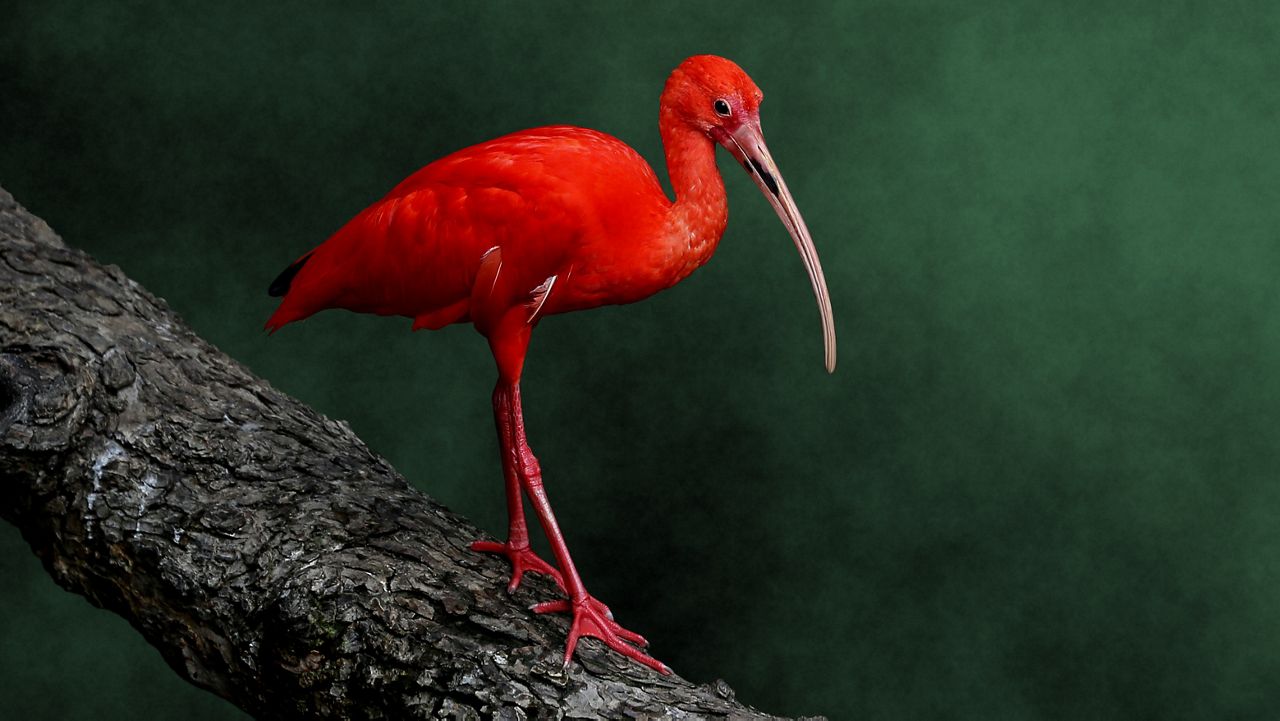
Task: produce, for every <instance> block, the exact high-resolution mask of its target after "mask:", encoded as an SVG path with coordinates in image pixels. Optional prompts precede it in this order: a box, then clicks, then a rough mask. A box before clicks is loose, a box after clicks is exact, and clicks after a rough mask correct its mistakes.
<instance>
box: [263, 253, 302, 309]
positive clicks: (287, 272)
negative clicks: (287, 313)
mask: <svg viewBox="0 0 1280 721" xmlns="http://www.w3.org/2000/svg"><path fill="white" fill-rule="evenodd" d="M310 258H311V253H307V254H306V255H304V256H302V258H301V259H300V260H298V261H296V262H295V263H294V264H293V265H291V266H289V267H288V268H285V269H284V271H283V272H282V273H280V275H278V276H276V279H275V280H273V281H271V285H270V286H269V287H268V288H267V295H269V296H271V297H272V298H279V297H281V296H283V295H284V294H285V293H288V292H289V286H291V285H293V277H294V276H296V275H297V274H298V271H300V270H302V266H303V265H304V264H305V263H306V262H307V261H308V260H309V259H310Z"/></svg>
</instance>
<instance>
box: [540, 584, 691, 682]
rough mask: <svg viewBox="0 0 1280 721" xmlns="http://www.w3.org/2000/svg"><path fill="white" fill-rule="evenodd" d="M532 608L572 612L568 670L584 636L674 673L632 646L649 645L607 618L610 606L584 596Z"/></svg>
mask: <svg viewBox="0 0 1280 721" xmlns="http://www.w3.org/2000/svg"><path fill="white" fill-rule="evenodd" d="M531 608H532V610H533V612H534V613H561V612H565V611H570V612H572V613H573V624H572V625H571V626H570V627H569V639H568V641H567V643H566V644H565V649H564V664H565V667H566V668H567V667H568V666H569V661H570V660H571V659H572V658H573V651H574V649H575V648H577V645H578V639H579V638H581V637H583V636H591V637H593V638H598V639H600V640H601V641H603V642H604V644H605V645H606V646H608V647H609V648H611V649H613V650H614V651H617V652H618V653H620V654H622V655H623V656H626V657H627V658H629V659H631V660H633V661H635V662H637V663H640V664H643V665H645V666H648V667H649V668H651V669H653V670H655V671H657V672H658V673H661V674H670V673H671V669H670V668H668V667H667V665H666V664H665V663H662V662H661V661H659V660H657V659H656V658H653V657H652V656H650V655H648V654H646V653H644V652H643V651H641V650H640V649H638V648H636V647H635V646H632V645H631V644H633V643H634V644H637V645H639V646H641V647H647V646H648V645H649V642H648V641H647V640H645V637H644V636H641V635H640V634H638V633H635V632H634V631H628V630H627V629H625V628H623V627H622V626H619V625H618V623H617V621H614V620H613V619H612V618H610V617H609V616H607V615H606V614H607V613H608V610H609V609H608V607H607V606H605V605H604V604H603V603H600V602H599V601H597V600H596V599H595V598H593V597H591V596H585V597H583V598H581V599H579V600H577V601H574V602H573V603H572V604H571V603H570V602H569V601H568V600H558V601H547V602H545V603H538V604H534V605H533V606H532V607H531Z"/></svg>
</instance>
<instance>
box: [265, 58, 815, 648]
mask: <svg viewBox="0 0 1280 721" xmlns="http://www.w3.org/2000/svg"><path fill="white" fill-rule="evenodd" d="M762 98H763V93H761V92H760V89H759V88H758V87H757V86H756V84H755V83H754V82H752V80H751V78H750V77H748V76H747V74H746V73H745V72H743V70H742V69H741V68H740V67H738V66H737V65H736V64H735V63H733V62H732V61H730V60H726V59H724V58H720V57H716V56H712V55H698V56H694V57H691V58H689V59H687V60H685V61H684V62H682V63H681V64H680V65H679V67H677V68H676V69H675V70H674V71H673V72H672V73H671V75H670V77H668V78H667V82H666V87H665V88H664V89H663V92H662V98H661V102H660V106H659V114H658V117H659V122H658V127H659V130H660V132H661V134H662V143H663V147H664V150H665V152H666V157H667V172H668V173H669V175H670V178H671V185H672V186H673V188H674V190H675V201H674V202H673V201H672V200H671V199H669V198H668V197H667V195H666V193H665V192H664V191H663V189H662V185H661V184H660V183H659V181H658V177H657V175H655V174H654V172H653V169H652V168H650V167H649V164H648V163H646V162H645V161H644V159H643V158H642V157H640V155H639V154H638V153H637V152H636V151H634V150H632V149H631V148H630V147H628V146H627V145H626V144H625V143H623V142H622V141H620V140H618V139H617V138H614V137H612V136H610V135H606V134H604V133H600V132H597V131H595V130H588V129H586V128H577V127H570V126H563V125H559V126H549V127H542V128H534V129H531V130H522V131H519V132H516V133H512V134H510V135H504V136H502V137H500V138H496V139H494V140H490V141H488V142H484V143H480V144H479V145H473V146H471V147H469V148H465V149H463V150H459V151H457V152H455V153H453V154H452V155H448V156H445V157H443V158H441V159H439V160H437V161H435V162H433V163H431V164H430V165H427V166H426V167H424V168H422V169H421V170H419V171H417V172H416V173H414V174H413V175H410V176H409V177H408V178H406V179H405V180H404V181H402V182H401V183H400V184H399V185H397V186H395V188H393V189H392V190H391V192H390V193H388V194H387V195H386V197H384V198H382V199H381V200H379V201H377V202H376V203H374V204H372V205H370V206H369V207H367V208H365V209H364V210H363V211H361V212H360V213H359V214H358V215H356V216H355V217H354V218H352V219H351V220H350V221H349V222H348V223H347V224H346V225H344V226H343V227H342V228H341V229H339V230H338V231H337V232H336V233H334V234H333V235H332V236H331V237H330V238H329V239H328V240H326V241H325V242H324V243H322V244H321V245H320V246H318V247H316V248H315V249H314V250H312V251H311V252H309V253H307V254H306V255H304V256H302V257H301V258H299V259H298V260H297V261H295V262H294V263H293V264H292V265H290V266H289V267H288V268H286V269H285V270H284V272H282V273H281V274H280V276H279V277H278V278H276V280H275V281H274V282H273V283H272V284H271V287H270V290H269V292H270V294H271V295H272V296H283V297H284V299H283V300H282V301H281V302H280V305H279V307H278V308H277V309H276V311H275V313H274V314H273V315H272V316H271V318H270V320H268V321H267V328H268V329H269V330H271V331H272V332H274V331H276V330H278V329H279V328H280V327H281V326H284V325H285V324H287V323H291V322H293V321H297V320H301V319H303V318H306V317H308V316H310V315H312V314H313V313H316V312H317V311H320V310H324V309H326V308H346V309H348V310H353V311H357V312H361V313H377V314H378V315H402V316H407V317H410V318H412V319H413V329H414V330H417V329H419V328H429V329H433V330H434V329H438V328H442V327H444V326H446V325H449V324H451V323H465V322H469V323H471V324H473V325H474V326H475V329H476V330H477V331H479V332H480V334H481V335H483V336H484V337H485V338H486V339H488V341H489V348H490V350H491V351H492V352H493V357H494V360H495V361H496V362H497V366H498V383H497V387H496V388H495V389H494V391H493V413H494V417H495V420H496V422H497V427H498V442H499V446H500V450H501V454H502V469H503V473H504V475H505V478H506V495H507V511H508V517H509V519H510V528H509V532H508V536H507V542H506V543H494V542H491V541H477V542H475V543H474V544H473V545H472V548H473V549H474V550H476V551H487V552H491V553H497V554H501V555H504V556H506V558H507V559H508V560H509V561H510V563H511V566H512V568H513V570H512V574H511V581H510V583H509V585H508V590H509V591H514V590H515V589H516V588H517V587H519V585H520V581H521V579H522V578H523V576H524V574H525V573H527V572H531V571H532V572H535V573H543V574H547V575H549V576H551V577H552V578H553V579H555V581H556V582H557V583H558V584H559V585H560V587H561V589H562V590H564V591H565V593H566V594H567V595H568V599H567V600H565V599H562V600H553V601H547V602H545V603H540V604H537V605H535V606H533V608H532V610H533V611H535V612H537V613H550V612H569V613H572V615H573V620H572V624H571V626H570V630H569V635H568V641H567V643H566V647H565V653H564V662H565V665H566V666H568V664H569V662H570V659H571V658H572V656H573V651H574V648H575V646H576V645H577V642H578V639H579V638H580V637H582V636H594V637H595V638H598V639H600V640H601V641H603V642H604V643H605V644H606V645H608V646H609V647H610V648H612V649H615V650H616V651H618V652H619V653H621V654H623V655H625V656H627V657H629V658H632V659H634V660H636V661H638V662H640V663H642V664H645V665H647V666H649V667H651V668H654V669H656V670H658V671H661V672H663V673H670V669H668V668H667V667H666V666H665V665H664V664H662V663H660V662H659V661H657V660H656V659H654V658H652V657H651V656H649V655H648V654H646V653H644V652H643V651H641V650H640V648H643V647H647V645H648V643H647V642H646V641H645V639H644V638H643V637H642V636H640V635H639V634H636V633H633V632H631V631H628V630H627V629H625V628H623V627H622V626H620V625H619V624H618V623H617V622H616V621H614V619H613V614H612V613H611V612H610V611H609V609H608V607H607V606H605V605H604V604H603V603H601V602H599V601H598V600H596V599H595V598H594V597H593V596H591V595H590V594H589V593H587V590H586V588H585V587H584V586H583V585H582V579H581V577H579V575H578V571H577V569H576V568H574V565H573V559H572V558H570V556H569V548H568V546H566V545H565V540H564V536H563V535H562V534H561V533H560V528H559V526H558V525H557V523H556V517H555V515H554V514H553V513H552V512H551V504H550V503H549V502H548V501H547V494H546V491H545V490H544V489H543V484H542V472H541V470H540V468H539V466H538V460H537V459H536V458H535V457H534V455H533V452H532V451H531V450H530V449H529V443H528V441H527V440H526V439H525V427H524V415H523V412H522V410H521V407H520V375H521V371H522V369H523V367H524V359H525V351H526V350H527V349H528V347H529V337H530V333H531V332H532V330H533V328H534V326H536V325H537V324H538V322H539V321H541V320H542V319H543V318H545V317H547V316H549V315H554V314H557V313H565V312H568V311H574V310H583V309H586V308H595V307H598V306H602V305H608V304H622V303H631V302H634V301H638V300H641V299H643V298H646V297H648V296H650V295H653V294H654V293H657V292H658V291H660V290H664V289H666V288H669V287H671V286H672V285H674V284H676V283H678V282H679V281H681V280H683V279H684V278H685V277H687V276H688V275H689V274H690V273H692V272H693V271H694V270H695V269H697V268H698V267H699V266H701V265H702V264H703V263H706V262H707V260H708V259H709V258H710V257H711V254H712V253H713V252H714V251H715V249H716V245H717V244H718V243H719V242H720V237H721V235H722V234H723V233H724V229H725V223H726V221H727V219H728V210H727V208H726V205H725V190H724V182H723V181H722V179H721V177H720V173H719V171H718V170H717V168H716V160H715V146H716V144H717V143H718V144H720V145H721V146H723V147H724V148H725V149H726V150H728V151H729V153H730V154H731V155H732V156H733V157H734V159H736V160H737V161H738V162H739V163H741V164H742V166H743V167H744V168H745V169H746V171H747V172H748V173H749V174H750V176H751V178H752V179H753V180H754V181H755V184H756V185H757V186H759V188H760V190H761V192H763V193H764V196H765V197H766V198H767V199H768V201H769V203H770V204H771V205H772V206H773V209H774V210H775V211H776V212H777V214H778V217H779V218H780V219H781V220H782V224H783V225H784V226H786V229H787V231H788V232H789V233H790V234H791V238H792V240H793V241H794V242H795V245H796V248H797V249H798V250H799V251H800V256H801V258H802V259H803V260H804V266H805V269H806V270H807V271H808V273H809V281H810V282H811V283H812V285H813V291H814V294H815V295H816V296H817V300H818V309H819V311H820V313H821V317H822V335H823V343H824V349H825V362H826V367H827V371H828V372H831V371H833V370H834V369H835V363H836V341H835V325H834V322H833V320H832V314H831V301H830V298H829V296H828V294H827V286H826V280H825V279H824V278H823V275H822V266H821V265H820V264H819V262H818V255H817V251H816V250H815V249H814V246H813V240H812V238H811V237H810V235H809V230H808V228H807V227H806V226H805V223H804V220H803V219H802V218H801V217H800V211H799V210H797V209H796V204H795V201H793V200H792V198H791V193H790V191H788V190H787V184H786V183H785V182H783V179H782V176H781V175H780V174H779V173H778V168H777V165H775V164H774V162H773V158H772V157H771V156H770V155H769V151H768V149H767V148H766V147H765V143H764V136H763V134H762V133H761V130H760V101H761V99H762ZM522 492H523V493H525V494H528V496H529V499H530V500H531V502H532V504H533V508H534V510H535V511H536V513H537V516H538V521H539V522H540V523H541V525H542V530H543V531H544V532H545V533H546V535H547V537H548V539H549V540H550V542H551V548H552V551H553V553H554V554H555V561H556V566H555V567H553V566H552V565H551V564H549V563H547V562H546V561H544V560H542V559H541V558H539V557H538V556H537V555H536V554H535V553H534V552H533V551H532V550H531V549H530V547H529V531H528V528H527V527H526V525H525V518H524V506H523V503H522V500H521V493H522Z"/></svg>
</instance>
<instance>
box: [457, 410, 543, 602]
mask: <svg viewBox="0 0 1280 721" xmlns="http://www.w3.org/2000/svg"><path fill="white" fill-rule="evenodd" d="M499 390H500V389H499ZM499 390H495V391H494V393H493V415H494V418H495V420H496V421H497V425H498V440H499V445H500V446H501V452H502V475H503V476H504V477H505V479H506V486H507V517H508V518H509V519H510V526H509V530H508V531H507V542H506V543H496V542H494V541H476V542H475V543H472V544H471V550H473V551H483V552H485V553H498V554H501V555H503V556H506V557H507V560H508V561H510V562H511V582H510V583H508V584H507V591H508V592H514V591H515V590H516V589H517V588H519V587H520V581H521V579H522V578H524V574H526V573H529V572H532V573H544V574H546V575H548V576H551V578H552V579H553V580H555V582H556V585H558V586H560V588H561V589H564V579H563V578H562V577H561V576H560V572H559V571H557V570H556V569H555V568H554V567H552V565H551V564H549V563H547V562H546V561H544V560H542V559H541V558H539V557H538V555H537V554H535V553H534V552H533V549H531V548H530V547H529V528H528V526H527V525H526V524H525V521H524V500H523V499H522V498H521V496H520V477H519V474H518V471H517V463H518V459H517V456H516V454H515V453H514V449H515V442H514V441H515V439H514V437H513V435H512V429H511V423H510V422H509V420H508V419H509V418H510V416H511V413H510V410H509V409H508V408H507V401H506V396H505V395H504V394H502V393H500V392H499Z"/></svg>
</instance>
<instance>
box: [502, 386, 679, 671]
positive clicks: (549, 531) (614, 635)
mask: <svg viewBox="0 0 1280 721" xmlns="http://www.w3.org/2000/svg"><path fill="white" fill-rule="evenodd" d="M498 396H503V399H502V402H501V403H500V404H499V403H495V406H494V407H495V408H498V407H499V406H501V407H502V408H504V409H505V410H506V412H507V413H508V420H509V423H510V428H511V431H512V432H511V436H510V437H508V436H506V435H503V436H501V437H502V442H503V444H504V448H503V455H504V457H505V456H506V455H507V454H508V453H513V454H514V458H515V461H516V465H515V468H516V475H517V477H518V478H519V481H520V485H521V486H522V487H523V488H524V491H525V492H526V493H527V494H529V500H530V501H532V503H533V508H534V511H535V512H536V513H537V514H538V520H539V521H540V522H541V524H542V530H543V532H545V533H546V535H547V539H548V540H549V541H550V542H551V548H552V551H553V552H554V553H555V557H556V563H557V564H558V565H559V566H560V571H561V574H562V577H563V579H564V587H565V590H566V592H567V593H568V595H569V598H568V599H567V600H560V601H549V602H547V603H540V604H537V605H535V606H534V607H533V610H534V611H535V612H536V613H554V612H563V611H568V612H571V613H572V614H573V623H572V625H571V626H570V628H569V639H568V642H567V644H566V647H565V652H564V663H565V666H568V665H569V661H570V659H571V658H572V657H573V651H574V648H575V647H576V646H577V644H578V639H579V638H581V637H583V636H593V637H595V638H598V639H600V640H601V641H603V642H604V643H605V645H607V646H608V647H609V648H612V649H613V650H615V651H617V652H618V653H621V654H622V655H624V656H626V657H628V658H630V659H633V660H635V661H637V662H639V663H642V664H644V665H646V666H648V667H650V668H652V669H655V670H657V671H659V672H661V673H671V669H669V668H667V666H666V665H665V664H663V663H662V662H660V661H658V660H657V659H654V658H652V657H651V656H649V655H647V654H645V653H644V652H642V651H640V650H639V649H637V648H636V647H635V646H632V645H631V644H638V645H640V646H647V645H648V642H647V641H645V639H644V637H643V636H641V635H640V634H638V633H633V632H631V631H628V630H627V629H625V628H623V627H622V626H620V625H618V623H617V622H616V621H614V620H613V614H612V613H610V612H609V608H608V607H607V606H605V605H604V604H603V603H601V602H599V601H597V600H596V599H595V598H594V597H592V596H591V595H590V594H588V593H587V590H586V588H585V587H584V586H583V585H582V578H581V577H580V576H579V575H578V570H577V569H576V568H575V567H574V565H573V559H572V558H571V557H570V556H569V547H568V546H567V545H566V544H565V541H564V536H563V534H561V533H560V526H559V524H558V523H556V517H555V514H554V513H552V511H551V502H550V501H548V500H547V493H546V491H545V490H544V489H543V487H542V469H541V468H540V467H539V466H538V459H537V458H536V457H534V455H533V451H532V450H531V449H530V448H529V443H528V441H527V440H526V438H525V432H524V413H523V411H522V410H521V407H520V385H519V381H512V382H507V381H499V383H498V388H497V390H496V391H495V398H496V397H498ZM508 440H510V441H511V445H510V446H509V447H505V446H507V443H508Z"/></svg>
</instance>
